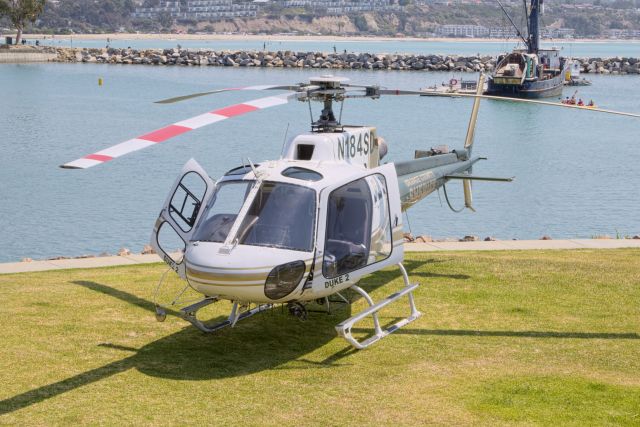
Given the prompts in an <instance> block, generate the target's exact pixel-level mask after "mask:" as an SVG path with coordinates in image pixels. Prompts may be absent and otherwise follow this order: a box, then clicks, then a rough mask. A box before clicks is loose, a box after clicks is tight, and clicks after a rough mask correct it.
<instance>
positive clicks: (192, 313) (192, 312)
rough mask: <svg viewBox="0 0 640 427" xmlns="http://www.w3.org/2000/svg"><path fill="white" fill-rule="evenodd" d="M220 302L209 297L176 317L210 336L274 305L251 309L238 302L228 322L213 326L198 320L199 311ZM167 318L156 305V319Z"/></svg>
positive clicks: (179, 312) (232, 309)
mask: <svg viewBox="0 0 640 427" xmlns="http://www.w3.org/2000/svg"><path fill="white" fill-rule="evenodd" d="M218 301H219V300H218V298H217V297H207V298H205V299H203V300H202V301H198V302H197V303H195V304H192V305H190V306H188V307H184V308H182V309H180V310H179V311H178V312H176V315H177V316H179V317H181V318H182V319H184V320H186V321H187V322H189V323H191V324H192V325H193V326H195V327H196V328H198V329H200V330H201V331H202V332H205V333H208V334H209V333H212V332H215V331H218V330H220V329H223V328H226V327H228V326H231V327H232V328H233V327H234V326H235V325H236V323H238V322H239V321H240V320H243V319H246V318H248V317H251V316H253V315H254V314H258V313H261V312H263V311H267V310H269V309H271V308H273V304H260V305H258V306H257V307H255V308H252V309H249V306H248V305H241V304H239V303H238V302H234V303H233V307H232V308H231V313H230V314H229V317H228V318H227V320H224V321H222V322H218V323H215V324H213V325H207V324H206V323H204V322H202V321H201V320H200V319H198V317H197V316H196V314H197V313H198V310H201V309H203V308H204V307H207V306H209V305H211V304H213V303H216V302H218ZM166 316H167V314H166V311H165V309H164V307H162V306H159V305H156V318H157V319H158V320H159V321H163V320H164V318H165V317H166ZM160 318H162V320H160Z"/></svg>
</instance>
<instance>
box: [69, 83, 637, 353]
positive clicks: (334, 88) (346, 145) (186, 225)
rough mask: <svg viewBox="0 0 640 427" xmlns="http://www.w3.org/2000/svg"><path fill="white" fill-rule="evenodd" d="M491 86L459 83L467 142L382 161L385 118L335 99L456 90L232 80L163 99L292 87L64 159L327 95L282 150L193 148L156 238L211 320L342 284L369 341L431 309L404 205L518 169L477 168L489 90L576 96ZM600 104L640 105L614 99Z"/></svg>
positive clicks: (308, 297) (295, 308)
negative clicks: (482, 108)
mask: <svg viewBox="0 0 640 427" xmlns="http://www.w3.org/2000/svg"><path fill="white" fill-rule="evenodd" d="M483 86H484V76H483V75H481V76H480V81H479V83H478V86H477V87H478V92H477V94H476V95H473V94H471V95H464V94H455V96H456V97H460V96H463V97H465V96H466V97H472V98H474V103H473V108H472V112H471V118H470V121H469V126H468V131H467V135H466V139H465V141H464V145H463V148H461V149H456V150H453V151H450V152H449V150H448V148H447V147H439V148H437V149H432V150H430V151H416V158H415V159H413V160H408V161H403V162H397V163H395V164H393V163H387V164H382V163H381V160H382V159H383V158H384V156H385V154H386V153H387V144H386V142H385V141H384V140H383V139H382V138H381V137H379V136H378V135H377V132H376V128H375V127H369V126H348V125H343V124H342V123H341V121H340V117H341V115H342V108H341V110H340V116H339V117H338V118H336V116H335V114H334V111H333V104H334V102H340V103H341V102H342V101H344V100H345V99H347V98H372V99H376V98H379V97H380V96H384V95H421V96H449V95H447V94H436V93H430V92H422V91H407V90H389V89H382V88H380V87H378V86H359V85H351V84H349V83H348V79H345V78H339V77H334V76H322V77H316V78H311V79H310V82H309V83H308V84H298V85H293V86H250V87H244V88H233V89H221V90H214V91H210V92H201V93H196V94H192V95H187V96H180V97H176V98H171V99H167V100H163V101H159V103H172V102H178V101H183V100H187V99H191V98H195V97H199V96H204V95H209V94H213V93H219V92H223V91H227V90H280V91H283V90H284V91H287V92H286V93H285V94H283V95H276V96H269V97H265V98H260V99H256V100H253V101H248V102H244V103H241V104H237V105H233V106H230V107H226V108H222V109H218V110H215V111H212V112H209V113H205V114H202V115H199V116H196V117H193V118H190V119H187V120H183V121H180V122H177V123H175V124H172V125H169V126H167V127H164V128H162V129H159V130H156V131H154V132H151V133H148V134H145V135H142V136H140V137H138V138H134V139H131V140H128V141H125V142H123V143H121V144H118V145H115V146H113V147H110V148H107V149H105V150H102V151H99V152H97V153H94V154H90V155H87V156H85V157H83V158H80V159H78V160H75V161H72V162H70V163H67V164H64V165H62V166H61V167H63V168H72V169H85V168H89V167H92V166H95V165H99V164H102V163H105V162H107V161H110V160H113V159H114V158H117V157H120V156H122V155H124V154H128V153H131V152H133V151H136V150H140V149H142V148H145V147H149V146H152V145H154V144H156V143H158V142H163V141H166V140H168V139H170V138H172V137H174V136H177V135H180V134H183V133H185V132H188V131H190V130H193V129H197V128H200V127H202V126H205V125H209V124H213V123H217V122H219V121H222V120H225V119H227V118H230V117H234V116H238V115H242V114H245V113H249V112H252V111H257V110H261V109H264V108H268V107H273V106H277V105H282V104H285V103H287V102H289V101H291V100H299V101H303V102H307V103H309V109H310V111H311V102H312V101H319V102H322V104H323V108H322V111H321V113H320V117H319V118H318V119H317V120H315V121H313V118H312V123H311V132H309V133H304V134H301V135H298V136H295V137H293V138H291V139H290V140H288V141H287V142H286V143H285V145H284V147H283V150H282V155H281V158H280V159H279V160H270V161H264V162H261V163H259V164H254V163H252V162H251V161H250V160H247V162H246V164H243V165H241V166H239V167H236V168H234V169H231V170H230V171H228V172H227V173H226V174H225V175H224V176H223V177H221V178H220V179H219V180H218V181H217V182H215V181H213V180H212V179H211V178H210V177H209V175H208V174H207V173H206V172H205V171H204V170H203V169H202V167H200V165H199V164H198V163H197V162H196V161H195V160H193V159H192V160H189V161H188V162H187V163H186V165H185V166H184V168H183V170H182V172H181V173H180V175H179V176H178V178H177V180H176V181H175V183H174V185H173V187H172V188H171V190H170V192H169V195H168V197H167V199H166V201H165V203H164V205H163V207H162V210H161V212H160V214H159V216H158V218H157V220H156V223H155V226H154V227H153V233H152V236H151V245H152V246H153V247H154V248H155V250H156V251H157V253H158V254H160V255H161V256H162V258H163V259H164V261H165V262H166V263H167V264H168V265H169V266H170V268H171V269H172V270H173V271H175V272H176V273H177V274H178V275H179V276H180V278H182V279H184V280H185V281H186V282H187V284H186V286H185V289H186V288H187V287H189V286H190V287H192V288H193V289H194V290H195V291H197V292H199V293H201V294H202V295H203V299H202V300H201V301H199V302H197V303H195V304H191V305H188V306H186V307H182V308H181V309H179V310H178V311H177V313H178V315H179V316H181V317H182V318H184V319H185V320H187V321H189V322H191V323H192V324H193V325H195V326H196V327H197V328H198V329H200V330H202V331H204V332H213V331H216V330H218V329H221V328H224V327H227V326H231V327H233V326H235V325H236V323H237V322H238V321H239V320H242V319H245V318H247V317H249V316H252V315H254V314H256V313H259V312H262V311H265V310H267V309H270V308H272V307H273V306H274V305H276V304H287V305H288V307H289V311H290V312H291V313H292V314H294V315H295V316H297V317H299V318H301V319H306V317H307V309H306V308H305V306H306V305H307V304H308V303H309V302H313V301H317V302H319V303H323V304H325V305H326V308H327V310H328V309H329V305H330V299H329V297H330V296H332V295H336V296H337V297H339V298H341V300H342V301H343V302H347V303H348V301H347V300H346V299H345V298H344V297H343V296H342V294H341V293H340V292H342V291H344V290H346V289H351V290H353V291H355V292H356V293H358V294H360V295H361V296H362V297H363V298H364V299H365V300H366V301H367V303H368V304H369V307H368V308H367V309H365V310H364V311H362V312H360V313H359V314H356V315H354V316H352V317H350V318H349V319H347V320H345V321H343V322H341V323H340V324H338V325H337V326H336V330H337V332H338V334H339V335H340V336H342V337H344V338H345V339H346V340H347V341H348V342H349V343H350V344H351V345H352V346H353V347H355V348H358V349H362V348H365V347H368V346H369V345H371V344H372V343H374V342H376V341H378V340H380V339H381V338H383V337H385V336H386V335H388V334H389V333H392V332H393V331H395V330H397V329H399V328H401V327H403V326H405V325H406V324H408V323H410V322H412V321H414V320H415V319H417V318H418V317H419V316H420V312H419V311H418V310H417V308H416V306H415V304H414V300H413V291H414V290H415V289H416V288H417V287H418V284H414V283H411V282H410V281H409V277H408V275H407V272H406V270H405V268H404V267H403V265H402V261H403V258H404V251H403V224H402V212H403V211H404V210H406V209H407V208H409V207H410V206H412V205H413V204H415V203H416V202H418V201H420V200H421V199H423V198H424V197H426V196H428V195H429V194H431V193H433V192H434V191H436V190H437V189H439V188H440V187H444V189H445V197H447V195H446V187H445V184H446V183H447V182H448V181H450V180H462V182H463V189H464V198H465V207H466V208H469V209H473V207H472V195H471V181H472V180H484V181H501V182H508V181H511V180H512V178H491V177H481V176H475V175H473V174H472V167H473V165H474V164H475V163H476V162H478V161H479V160H481V158H480V157H472V156H471V154H472V148H473V142H474V132H475V124H476V119H477V115H478V109H479V104H480V99H481V98H488V99H497V100H501V101H513V102H529V103H539V104H546V105H552V106H560V107H565V108H576V107H575V106H566V105H562V104H556V103H551V102H546V101H532V100H520V99H511V98H501V97H492V96H485V95H482V88H483ZM589 111H601V112H606V113H613V114H623V115H629V116H634V117H640V116H638V115H635V114H630V113H619V112H615V111H610V110H601V109H590V110H589ZM447 202H449V200H448V197H447ZM449 206H450V207H451V204H450V203H449ZM451 208H452V209H453V207H451ZM171 234H177V236H179V238H180V240H181V241H182V245H183V247H182V250H181V251H180V252H179V253H178V254H176V253H173V252H172V250H173V249H175V248H174V247H167V245H166V244H163V241H165V240H166V239H165V236H166V235H171ZM392 265H397V266H398V268H399V269H400V272H401V274H402V277H403V279H404V287H403V288H402V290H400V291H398V292H395V293H393V294H392V295H389V296H388V297H386V298H385V299H383V300H382V301H380V302H377V303H375V302H374V301H373V299H372V298H371V297H370V296H369V294H368V293H367V292H366V291H365V290H363V289H362V288H360V287H359V286H358V285H357V283H358V282H359V281H360V279H361V278H362V277H363V276H365V275H367V274H371V273H374V272H376V271H378V270H380V269H382V268H385V267H388V266H392ZM163 279H164V276H163ZM163 279H161V280H160V283H159V285H158V287H160V286H162V283H163ZM183 291H184V290H183ZM156 294H157V291H156ZM403 297H407V299H408V304H409V314H408V316H407V317H405V318H404V319H402V320H400V321H398V322H396V323H395V324H393V325H391V326H388V327H386V328H384V329H383V328H382V327H381V325H380V322H379V319H378V314H377V313H378V311H379V310H381V309H382V308H383V307H385V306H387V305H388V304H390V303H392V302H394V301H397V300H399V299H401V298H403ZM176 300H177V299H176ZM220 300H229V301H231V302H232V303H233V305H232V308H231V313H230V314H229V317H228V319H227V320H226V321H223V322H220V323H217V324H212V325H211V324H207V323H205V322H203V321H201V320H200V319H198V317H197V313H198V311H199V310H200V309H202V308H204V307H206V306H208V305H210V304H213V303H215V302H218V301H220ZM174 303H175V301H174ZM252 305H255V306H254V307H253V308H252ZM167 308H168V307H165V306H163V305H162V304H160V303H159V302H158V301H157V300H156V318H157V320H158V321H163V320H164V319H165V317H166V310H167ZM367 316H372V318H373V324H374V330H373V333H372V335H371V336H370V337H369V338H367V339H365V340H361V341H359V340H357V339H356V338H354V337H353V335H352V333H351V331H352V328H353V326H354V325H355V324H356V323H357V322H360V321H361V320H363V319H365V318H366V317H367Z"/></svg>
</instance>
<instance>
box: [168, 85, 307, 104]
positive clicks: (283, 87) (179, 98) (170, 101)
mask: <svg viewBox="0 0 640 427" xmlns="http://www.w3.org/2000/svg"><path fill="white" fill-rule="evenodd" d="M300 87H301V86H300V85H296V86H291V85H258V86H243V87H228V88H225V89H215V90H210V91H207V92H197V93H192V94H189V95H182V96H176V97H174V98H168V99H162V100H160V101H155V104H173V103H174V102H180V101H186V100H188V99H193V98H198V97H200V96H206V95H213V94H215V93H222V92H231V91H235V90H289V91H297V90H299V89H300Z"/></svg>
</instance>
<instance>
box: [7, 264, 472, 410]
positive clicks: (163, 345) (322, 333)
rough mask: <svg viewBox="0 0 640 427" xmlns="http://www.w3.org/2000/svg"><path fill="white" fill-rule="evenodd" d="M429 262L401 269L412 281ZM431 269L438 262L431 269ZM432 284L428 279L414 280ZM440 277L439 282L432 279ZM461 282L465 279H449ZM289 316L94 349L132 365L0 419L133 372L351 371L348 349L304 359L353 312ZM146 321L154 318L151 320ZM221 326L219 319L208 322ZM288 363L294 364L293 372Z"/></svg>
mask: <svg viewBox="0 0 640 427" xmlns="http://www.w3.org/2000/svg"><path fill="white" fill-rule="evenodd" d="M429 262H430V261H426V262H413V261H410V262H408V263H406V264H405V265H406V267H407V269H408V271H409V272H410V273H409V274H410V275H411V274H412V273H411V271H413V270H415V269H417V268H419V267H420V266H423V265H424V264H425V263H429ZM434 262H436V261H434ZM424 274H426V275H427V277H434V276H433V275H432V276H429V274H428V273H417V275H419V276H420V275H424ZM435 277H441V275H438V276H435ZM451 277H452V278H456V279H460V278H466V277H459V276H458V275H456V276H451ZM399 278H400V272H399V271H398V270H397V269H394V270H384V271H378V272H376V273H374V274H372V275H370V276H367V277H365V278H364V280H363V281H362V283H361V286H362V287H363V288H364V289H366V290H367V292H373V291H375V290H376V289H378V288H380V287H383V286H386V285H387V284H389V283H390V282H391V281H394V280H398V279H399ZM72 283H73V284H75V285H78V286H82V287H84V288H86V289H89V290H91V291H93V292H97V293H99V294H102V295H106V296H109V297H113V298H117V299H119V300H121V301H125V302H127V303H129V304H132V305H134V306H136V307H139V308H142V309H144V310H146V311H148V312H149V313H155V307H154V304H153V303H151V302H150V301H147V300H145V299H143V298H140V297H138V296H136V295H133V294H131V293H128V292H125V291H122V290H119V289H114V288H112V287H110V286H107V285H103V284H100V283H96V282H90V281H74V282H72ZM347 298H348V299H349V301H350V302H352V303H353V302H356V301H358V300H359V299H360V298H361V297H360V296H359V295H357V294H355V293H352V292H349V293H348V294H347ZM285 311H286V310H281V309H279V308H275V309H273V310H270V311H267V312H265V313H261V314H259V315H257V316H254V317H251V318H249V319H247V320H244V321H242V322H241V323H239V324H238V326H237V327H236V328H233V329H225V330H221V331H218V332H216V333H214V334H203V333H202V332H200V331H199V330H197V329H196V328H194V327H192V326H190V325H189V326H185V327H184V328H182V329H181V330H180V331H178V332H176V333H173V334H171V335H168V336H166V337H163V338H160V339H158V340H156V341H153V342H151V343H149V344H147V345H145V346H143V347H142V348H140V349H136V348H132V347H128V346H125V345H120V344H117V343H101V344H98V346H99V347H101V348H105V349H110V350H118V351H122V352H125V353H133V354H131V355H130V356H129V357H125V358H124V359H121V360H117V361H115V362H112V363H109V364H107V365H104V366H101V367H99V368H96V369H92V370H90V371H86V372H83V373H80V374H78V375H75V376H73V377H70V378H67V379H64V380H61V381H58V382H56V383H52V384H48V385H45V386H42V387H39V388H36V389H33V390H30V391H27V392H25V393H22V394H19V395H16V396H13V397H10V398H8V399H5V400H2V401H0V415H3V414H6V413H10V412H13V411H16V410H19V409H22V408H25V407H28V406H30V405H33V404H36V403H39V402H42V401H44V400H46V399H49V398H51V397H55V396H58V395H60V394H63V393H65V392H67V391H71V390H74V389H76V388H79V387H82V386H85V385H88V384H91V383H94V382H97V381H100V380H103V379H106V378H109V377H111V376H113V375H115V374H118V373H121V372H125V371H128V370H130V369H137V370H138V371H140V372H142V373H144V374H146V375H150V376H153V377H160V378H168V379H175V380H188V381H206V380H216V379H222V378H230V377H238V376H244V375H248V374H252V373H255V372H259V371H263V370H267V369H316V368H317V369H322V368H331V367H341V366H348V365H346V364H345V363H344V359H345V358H347V357H348V356H349V355H351V354H353V353H354V352H356V351H357V350H354V349H353V348H352V347H351V346H349V345H346V346H345V347H344V348H342V349H341V350H339V351H337V352H336V353H334V354H332V355H330V356H328V357H326V358H325V359H324V360H321V361H314V360H309V359H307V358H304V357H303V356H304V355H306V354H309V353H311V352H313V351H314V350H316V349H318V348H319V347H322V346H323V345H325V344H327V343H329V342H330V341H331V340H333V339H335V338H336V332H335V329H334V327H335V325H337V324H338V323H340V322H341V321H343V320H345V319H347V318H348V317H350V316H351V305H348V304H339V305H338V304H336V305H333V306H332V312H331V313H330V314H327V313H315V312H314V313H310V315H309V320H308V321H306V322H299V321H297V320H295V319H293V318H291V317H290V316H288V315H287V314H285ZM150 319H152V317H151V316H150ZM212 320H216V321H217V320H222V319H212ZM290 362H295V363H294V364H293V365H291V363H290Z"/></svg>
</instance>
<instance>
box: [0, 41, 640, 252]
mask: <svg viewBox="0 0 640 427" xmlns="http://www.w3.org/2000/svg"><path fill="white" fill-rule="evenodd" d="M181 44H182V45H183V46H185V45H186V43H184V42H181ZM74 45H75V42H74ZM165 47H171V46H167V44H166V42H165ZM307 48H308V50H313V49H314V48H313V46H308V47H307ZM340 48H342V47H340ZM345 48H346V47H345ZM271 49H273V46H271ZM305 50H307V49H305ZM324 50H328V49H324ZM361 50H368V51H372V52H375V51H378V50H384V49H375V48H373V47H371V46H366V49H361ZM398 50H400V49H398ZM447 50H449V49H447ZM453 52H455V51H449V52H443V53H453ZM433 53H435V52H433ZM455 53H465V52H455ZM473 53H476V52H475V51H474V52H473ZM481 53H482V52H481ZM587 55H588V56H597V55H598V53H593V52H591V53H588V54H587ZM615 55H616V53H613V54H612V55H603V56H615ZM636 56H640V55H636ZM315 74H318V71H317V70H303V69H245V68H232V67H153V66H133V65H125V66H119V65H103V64H55V63H51V64H23V65H15V64H14V65H2V66H0V91H1V93H2V97H1V98H0V152H1V153H2V155H1V156H0V182H1V183H2V185H1V186H0V230H1V231H2V233H1V234H0V262H7V261H16V260H20V259H21V258H23V257H30V258H34V259H39V258H48V257H54V256H62V255H66V256H77V255H82V254H100V253H102V252H108V253H115V252H116V251H117V250H118V249H119V248H121V247H127V248H130V249H132V250H134V251H139V250H140V249H141V248H142V247H143V245H145V244H147V243H148V240H149V236H150V233H151V228H152V226H153V223H154V220H155V218H156V216H157V214H158V212H159V210H160V208H161V205H162V202H163V200H164V198H165V197H166V193H167V192H168V190H169V187H170V186H171V184H172V182H173V181H174V179H175V178H176V176H177V174H178V173H179V171H180V169H181V167H182V165H183V164H184V163H185V162H186V161H187V160H189V159H190V158H192V157H193V158H195V159H196V160H197V161H198V162H200V163H201V164H202V165H203V166H204V167H205V169H206V170H207V171H208V172H209V174H210V175H211V176H212V177H213V178H214V179H215V178H216V177H219V176H220V175H222V174H223V173H224V172H225V171H226V170H228V169H230V168H232V167H234V166H238V165H240V164H241V163H242V161H243V159H246V158H247V157H248V158H251V160H253V161H254V162H259V161H261V160H264V159H272V158H277V157H278V156H279V155H280V148H281V147H282V145H283V141H284V139H285V138H288V137H291V136H293V135H294V134H295V133H298V132H304V131H307V130H308V129H309V113H308V109H307V106H306V105H304V104H300V103H297V102H296V103H292V104H289V105H286V106H283V107H279V108H275V109H267V110H264V111H260V112H255V113H251V114H248V115H245V116H242V117H237V118H233V119H230V120H227V121H225V122H222V123H219V124H216V125H213V126H209V127H205V128H201V129H198V130H195V131H193V132H190V133H187V134H185V135H181V136H179V137H176V138H175V139H173V140H169V141H167V142H165V143H161V144H158V145H157V146H154V147H151V148H148V149H145V150H142V151H139V152H136V153H133V154H131V155H128V156H126V157H123V158H120V159H116V160H114V161H113V162H110V163H108V164H105V165H101V166H97V167H95V168H92V169H88V170H64V169H60V168H58V165H60V164H63V163H65V162H68V161H70V160H74V159H76V158H78V157H81V156H83V155H86V154H89V153H92V152H95V151H98V150H100V149H102V148H106V147H108V146H110V145H113V144H115V143H118V142H121V141H124V140H127V139H130V138H132V137H135V136H138V135H141V134H143V133H146V132H148V131H151V130H154V129H157V128H160V127H163V126H165V125H167V124H170V123H173V122H176V121H179V120H182V119H185V118H189V117H192V116H194V115H198V114H201V113H203V112H207V111H211V110H214V109H216V108H219V107H222V106H226V105H229V104H233V103H237V102H242V101H246V100H249V99H253V98H259V97H263V96H268V95H269V94H265V93H264V92H256V93H254V92H229V93H221V94H217V95H215V96H210V97H202V98H198V99H194V100H192V101H190V102H185V103H178V104H171V105H159V104H153V101H156V100H158V99H162V98H167V97H172V96H177V95H181V94H187V93H191V92H198V91H204V90H210V89H215V88H223V87H237V86H245V85H260V84H271V83H274V84H284V83H292V82H302V81H306V80H308V78H309V77H311V76H313V75H315ZM335 74H337V75H340V76H344V77H348V78H350V79H351V81H352V82H354V83H378V84H380V85H381V86H384V87H387V88H407V89H418V88H420V87H425V86H428V85H433V84H440V83H441V82H442V81H448V80H449V79H450V78H452V77H454V76H453V75H452V74H449V73H433V72H431V73H424V72H397V71H374V72H372V71H362V70H359V71H346V70H339V71H337V72H335ZM455 77H457V78H460V76H459V75H458V76H455ZM464 77H465V78H475V76H474V75H471V74H469V75H467V76H464ZM100 78H101V79H103V85H102V86H99V85H98V79H100ZM589 78H590V79H592V80H593V86H591V87H585V88H580V92H579V93H578V96H580V97H582V98H583V99H585V100H587V101H588V100H590V99H593V100H594V101H595V102H596V103H597V104H598V105H599V106H601V107H603V108H608V109H613V110H621V111H630V112H636V113H638V112H640V101H639V100H640V78H639V77H638V76H589ZM572 93H573V89H570V88H566V89H565V95H571V94H572ZM314 107H315V108H316V110H317V106H314ZM470 111H471V102H470V101H469V100H464V99H431V98H424V97H404V98H403V97H388V98H383V99H379V100H376V101H371V100H349V101H348V102H346V103H345V106H344V114H343V122H344V123H348V124H362V125H375V126H376V127H377V130H378V134H379V135H381V136H383V137H384V138H385V139H386V140H387V141H388V143H389V148H390V151H389V155H388V158H386V159H385V160H386V161H389V162H391V161H394V160H402V159H407V158H411V157H412V156H413V152H414V150H415V149H423V150H424V149H429V148H430V147H432V146H435V145H441V144H448V145H450V146H451V147H452V148H455V147H460V146H461V145H462V143H463V140H464V136H465V133H466V128H467V123H468V118H469V114H470ZM287 129H288V131H287ZM639 134H640V119H636V118H628V117H617V116H610V115H605V114H596V113H594V112H589V111H574V110H568V109H567V110H563V109H560V108H555V107H543V106H536V105H521V104H513V103H507V102H497V101H483V102H482V104H481V110H480V115H479V120H478V128H477V135H476V145H475V151H474V154H475V155H480V156H485V157H487V158H488V160H487V161H483V162H480V163H479V164H478V165H477V166H476V167H475V168H474V173H476V174H478V175H486V176H503V177H510V176H515V177H516V180H515V181H514V182H513V183H510V184H505V183H481V182H476V183H475V184H474V202H475V207H476V209H477V212H475V213H473V212H470V211H465V212H463V213H461V214H455V213H453V212H451V211H449V209H448V208H447V207H446V203H445V202H444V198H443V199H442V201H440V200H439V198H438V195H437V194H434V195H432V196H430V197H429V198H427V199H426V200H425V201H423V202H421V203H420V204H418V205H417V206H415V207H414V208H412V209H410V210H409V212H408V221H405V228H407V231H409V230H408V229H409V224H410V230H411V231H412V232H413V234H414V235H417V234H426V235H430V236H433V237H434V238H444V237H462V236H464V235H477V236H480V237H482V238H483V237H485V236H494V237H497V238H503V239H511V238H518V239H532V238H533V239H535V238H539V237H541V236H542V235H549V236H551V237H553V238H589V237H593V236H595V235H604V234H606V235H610V236H612V237H615V236H616V235H620V236H624V235H633V234H640V197H639V188H640V173H639V172H638V166H639V163H640V139H639V138H638V135H639ZM448 193H449V195H450V196H451V198H452V203H453V204H454V205H456V206H460V205H461V204H462V189H461V184H460V183H451V184H450V185H449V186H448Z"/></svg>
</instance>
